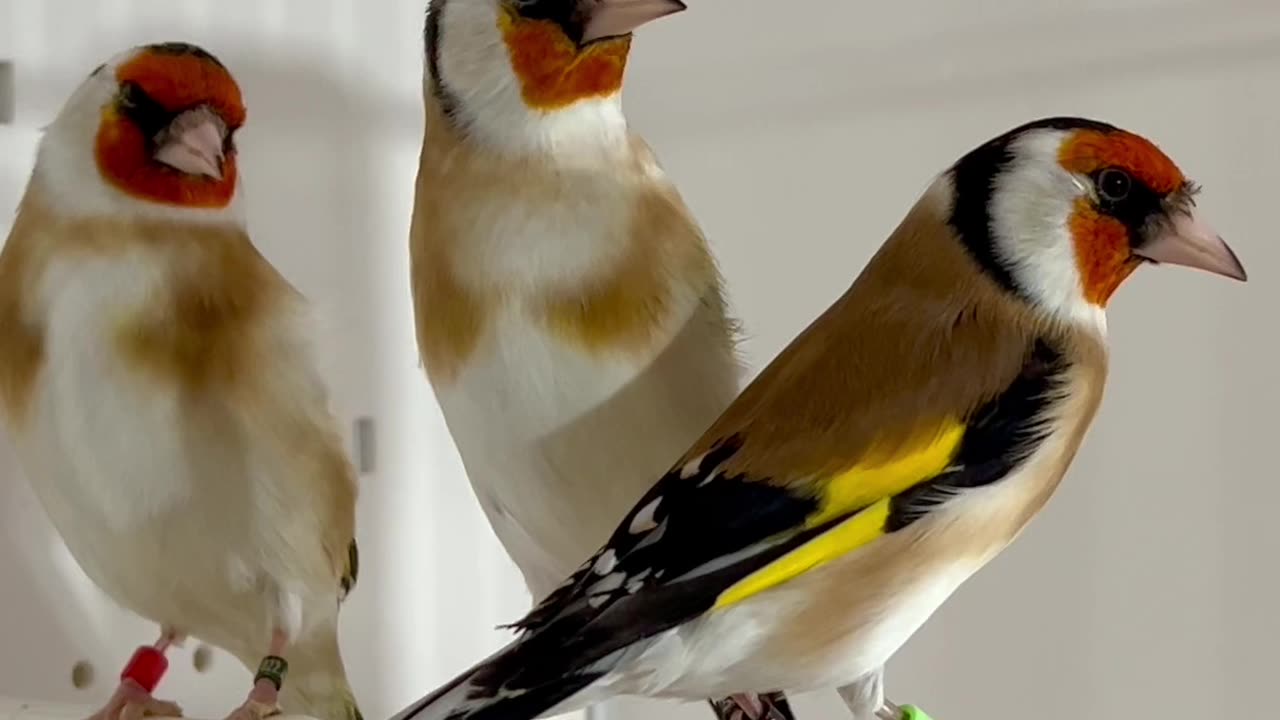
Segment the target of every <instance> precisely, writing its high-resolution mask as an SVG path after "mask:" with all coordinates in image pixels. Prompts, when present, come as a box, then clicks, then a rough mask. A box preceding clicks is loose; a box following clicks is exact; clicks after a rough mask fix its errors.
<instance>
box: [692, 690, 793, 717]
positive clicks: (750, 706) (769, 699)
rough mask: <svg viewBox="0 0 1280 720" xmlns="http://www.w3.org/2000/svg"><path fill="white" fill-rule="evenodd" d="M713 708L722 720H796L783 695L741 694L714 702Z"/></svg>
mask: <svg viewBox="0 0 1280 720" xmlns="http://www.w3.org/2000/svg"><path fill="white" fill-rule="evenodd" d="M711 707H712V709H713V710H715V713H716V717H717V718H719V719H720V720H795V714H794V713H792V712H791V704H790V703H788V702H787V697H786V695H784V694H782V693H765V694H763V695H756V694H754V693H739V694H737V695H730V696H729V697H727V698H723V699H721V700H717V701H713V702H712V703H711Z"/></svg>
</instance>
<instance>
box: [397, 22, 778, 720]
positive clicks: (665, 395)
mask: <svg viewBox="0 0 1280 720" xmlns="http://www.w3.org/2000/svg"><path fill="white" fill-rule="evenodd" d="M684 7H685V6H684V5H683V3H680V2H678V1H677V0H599V2H583V1H581V0H532V1H526V2H515V1H513V0H433V2H431V3H430V5H429V6H428V9H427V15H426V22H425V27H424V44H425V67H424V83H423V84H424V92H423V95H424V102H423V107H424V116H425V130H424V135H423V141H422V147H421V154H420V158H419V166H418V174H417V178H416V183H415V198H414V206H413V214H412V221H411V227H410V243H409V246H410V257H411V263H410V265H411V267H410V281H411V288H412V295H413V307H414V320H415V326H416V338H417V346H418V350H419V356H420V359H421V362H422V366H423V368H424V370H425V373H426V375H427V378H428V380H429V382H430V385H431V387H432V389H433V392H434V395H435V399H436V401H437V403H438V405H439V407H440V409H441V412H442V414H443V417H444V420H445V423H446V425H447V428H448V430H449V433H450V435H451V437H452V438H453V441H454V444H455V446H456V447H457V450H458V452H459V455H460V457H461V460H462V463H463V466H464V469H465V471H466V475H467V477H468V479H469V482H470V484H471V486H472V490H473V493H474V495H475V497H476V499H477V502H478V504H479V505H480V507H481V508H482V509H483V512H484V514H485V517H486V519H487V521H488V523H489V525H490V527H491V528H492V529H493V531H494V534H495V535H496V536H497V538H498V539H499V541H500V543H501V545H502V546H503V548H504V550H505V551H506V553H507V554H508V555H509V556H510V557H511V559H512V561H513V562H514V564H515V565H516V566H517V567H518V569H519V571H520V573H521V575H522V577H523V579H524V581H525V585H526V587H527V588H528V590H529V593H530V595H531V596H532V599H533V602H534V603H537V602H539V601H541V600H542V599H543V598H545V597H546V595H547V594H549V593H550V592H551V591H552V590H554V589H555V588H556V587H557V586H558V585H559V584H560V583H561V582H562V581H563V580H564V578H565V577H567V576H568V575H569V574H570V573H572V572H573V571H574V570H575V569H576V568H577V567H578V565H580V564H581V563H582V561H583V560H585V559H586V558H588V557H590V556H591V554H592V553H594V552H595V551H596V550H597V549H598V548H599V547H600V545H601V544H602V543H603V542H604V541H605V540H607V539H608V537H609V534H610V533H611V532H612V530H613V528H614V526H615V525H616V524H617V522H618V521H619V520H620V519H621V518H622V516H623V515H624V514H626V512H627V511H628V510H629V509H631V507H632V505H633V504H634V503H635V501H636V500H638V499H639V498H640V497H641V496H642V495H643V494H644V493H645V491H646V490H648V488H649V486H650V485H651V484H652V482H653V478H654V477H656V476H657V475H659V474H660V473H661V472H662V471H663V470H664V469H665V466H666V464H667V463H668V462H669V461H670V459H671V458H672V457H673V456H675V455H677V454H679V453H680V452H682V451H683V450H684V449H686V448H687V447H688V445H689V443H691V442H693V441H694V440H695V439H696V438H697V437H698V435H699V433H701V432H702V430H703V429H705V428H706V426H707V425H708V424H709V423H710V422H712V421H713V420H715V418H716V417H717V416H718V415H719V414H720V413H721V412H722V411H723V410H724V409H725V408H726V407H728V405H729V403H730V402H731V401H732V400H733V398H734V397H735V396H736V395H737V394H738V391H739V390H740V389H741V381H742V377H743V368H744V364H743V362H742V360H741V357H740V354H739V352H738V341H739V337H740V325H739V323H738V321H737V320H736V319H735V318H733V317H732V316H731V314H730V312H729V309H728V301H727V299H726V297H725V292H724V288H723V281H722V278H721V273H720V271H719V268H718V266H717V263H716V260H715V258H714V256H713V254H712V253H711V250H710V248H709V245H708V241H707V239H706V237H705V235H704V233H703V231H702V230H701V228H700V227H699V225H698V222H697V220H696V218H695V217H694V216H693V214H692V212H691V211H690V209H689V208H688V206H687V205H686V203H685V202H684V200H683V199H682V197H681V195H680V193H679V191H678V189H677V188H676V186H675V184H674V183H673V181H672V180H671V178H670V177H669V176H668V175H667V173H666V172H665V171H664V169H663V168H662V166H661V164H660V163H659V161H658V159H657V156H656V153H655V152H654V151H653V149H652V148H651V147H650V146H649V145H648V144H647V143H646V142H645V140H644V139H643V138H642V137H640V136H639V135H638V134H637V133H635V132H634V131H633V130H631V129H630V128H629V127H628V125H627V120H626V117H625V115H624V113H623V111H622V106H621V93H622V87H623V79H624V72H625V68H626V64H627V59H628V54H629V52H630V48H631V42H632V31H634V30H636V29H637V28H639V27H640V26H642V25H643V24H645V23H646V22H650V21H653V20H657V19H658V18H660V17H664V16H669V15H672V14H674V13H677V12H680V11H682V10H683V9H684ZM709 702H711V706H712V708H713V710H714V712H715V713H716V715H717V716H718V717H721V718H722V719H723V720H736V719H737V718H741V717H744V716H745V717H746V718H749V719H750V720H792V718H793V717H794V716H793V714H792V713H791V710H790V707H789V704H788V703H787V700H786V698H785V696H783V695H782V694H771V695H766V696H764V697H756V696H752V695H750V694H749V693H743V694H741V695H740V696H739V697H736V698H720V699H717V700H714V701H709Z"/></svg>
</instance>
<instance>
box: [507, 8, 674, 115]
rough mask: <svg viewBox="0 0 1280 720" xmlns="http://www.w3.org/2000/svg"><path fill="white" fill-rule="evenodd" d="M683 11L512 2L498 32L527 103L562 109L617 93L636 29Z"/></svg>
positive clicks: (536, 106)
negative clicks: (633, 32)
mask: <svg viewBox="0 0 1280 720" xmlns="http://www.w3.org/2000/svg"><path fill="white" fill-rule="evenodd" d="M684 9H685V5H684V3H683V2H681V1H680V0H513V1H512V2H511V3H510V4H509V5H506V6H505V7H504V8H503V10H502V11H501V12H500V13H499V15H498V29H499V31H500V32H501V33H502V38H503V41H504V42H505V43H506V45H507V49H508V51H509V53H510V57H511V67H512V70H513V71H514V72H515V74H516V77H517V78H518V79H519V81H520V84H521V91H522V94H523V96H524V100H525V103H526V104H527V105H528V106H529V107H531V108H534V109H537V110H557V109H560V108H563V107H566V106H568V105H571V104H573V103H575V102H578V101H579V100H584V99H589V98H593V97H607V96H609V95H613V94H614V93H616V92H618V90H619V89H620V88H621V87H622V76H623V73H624V72H625V70H626V65H627V54H628V53H629V52H630V49H631V33H632V31H634V30H635V29H636V28H638V27H640V26H641V25H643V24H645V23H647V22H650V21H652V20H656V19H658V18H660V17H664V16H666V15H671V14H673V13H677V12H680V11H681V10H684Z"/></svg>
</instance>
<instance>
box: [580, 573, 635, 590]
mask: <svg viewBox="0 0 1280 720" xmlns="http://www.w3.org/2000/svg"><path fill="white" fill-rule="evenodd" d="M626 579H627V575H626V573H620V572H616V573H614V574H612V575H608V576H606V577H604V578H603V579H601V580H599V581H597V582H596V584H594V585H592V586H591V587H590V588H588V589H587V594H588V595H600V594H602V593H611V592H613V591H614V590H617V589H618V588H620V587H622V583H623V582H625V581H626Z"/></svg>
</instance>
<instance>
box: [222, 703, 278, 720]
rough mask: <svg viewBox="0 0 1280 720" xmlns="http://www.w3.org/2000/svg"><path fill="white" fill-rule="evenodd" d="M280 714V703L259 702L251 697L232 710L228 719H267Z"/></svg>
mask: <svg viewBox="0 0 1280 720" xmlns="http://www.w3.org/2000/svg"><path fill="white" fill-rule="evenodd" d="M280 714H282V711H281V710H280V706H279V705H278V704H276V703H264V702H258V701H257V700H254V699H253V698H250V699H248V700H245V701H244V704H243V705H241V706H240V707H238V708H236V709H235V710H232V711H231V714H230V715H228V716H227V717H226V720H265V719H266V718H269V717H275V716H276V715H280Z"/></svg>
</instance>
